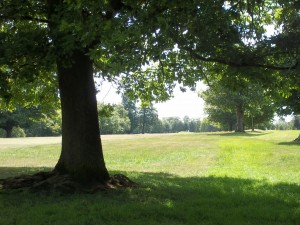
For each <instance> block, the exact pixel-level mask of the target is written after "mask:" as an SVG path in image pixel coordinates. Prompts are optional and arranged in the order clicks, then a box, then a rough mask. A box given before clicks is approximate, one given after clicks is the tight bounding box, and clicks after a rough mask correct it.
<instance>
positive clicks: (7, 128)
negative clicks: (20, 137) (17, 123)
mask: <svg viewBox="0 0 300 225" xmlns="http://www.w3.org/2000/svg"><path fill="white" fill-rule="evenodd" d="M12 129H13V127H6V128H5V131H6V138H11V136H12Z"/></svg>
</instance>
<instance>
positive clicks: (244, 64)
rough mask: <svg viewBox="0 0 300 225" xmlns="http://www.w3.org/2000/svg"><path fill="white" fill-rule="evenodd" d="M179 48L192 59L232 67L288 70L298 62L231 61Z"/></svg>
mask: <svg viewBox="0 0 300 225" xmlns="http://www.w3.org/2000/svg"><path fill="white" fill-rule="evenodd" d="M179 46H180V45H179ZM181 48H182V49H184V50H186V51H187V52H189V53H190V55H191V57H193V58H194V59H197V60H200V61H204V62H215V63H220V64H223V65H228V66H232V67H256V68H265V69H270V70H290V69H295V68H296V67H297V65H298V62H295V63H294V64H293V65H290V66H276V65H268V64H260V63H255V62H250V61H247V62H233V61H227V60H224V59H219V58H211V57H204V56H201V55H199V54H197V53H196V52H195V51H194V50H193V49H191V48H189V47H182V46H181Z"/></svg>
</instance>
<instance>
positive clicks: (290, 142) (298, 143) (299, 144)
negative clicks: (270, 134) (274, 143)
mask: <svg viewBox="0 0 300 225" xmlns="http://www.w3.org/2000/svg"><path fill="white" fill-rule="evenodd" d="M278 145H296V146H300V142H297V141H289V142H279V143H278Z"/></svg>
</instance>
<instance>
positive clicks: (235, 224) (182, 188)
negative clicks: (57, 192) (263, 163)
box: [0, 168, 300, 225]
mask: <svg viewBox="0 0 300 225" xmlns="http://www.w3.org/2000/svg"><path fill="white" fill-rule="evenodd" d="M45 169H46V170H48V169H50V168H29V170H32V171H34V170H35V172H38V171H44V170H45ZM9 170H12V171H11V173H10V174H13V173H18V172H22V171H24V168H0V173H2V172H3V171H6V172H7V171H8V172H7V173H9ZM27 171H28V170H27ZM111 173H112V174H118V173H122V174H125V175H127V176H128V177H130V178H131V179H133V180H134V181H135V182H137V183H138V184H139V188H137V189H122V190H115V191H110V192H100V193H97V194H94V195H90V194H89V195H88V194H74V195H71V196H55V197H53V196H52V197H51V196H42V197H41V196H36V195H34V194H24V193H23V194H22V193H17V194H13V195H11V194H3V193H2V194H1V191H0V208H2V213H3V215H6V216H8V217H9V216H11V217H13V218H14V221H16V222H17V224H18V222H19V223H22V224H27V223H26V219H28V218H31V216H34V215H35V216H36V215H44V216H42V217H39V218H38V223H37V224H46V223H51V220H50V221H49V220H48V219H49V217H47V215H48V216H49V214H51V218H52V220H53V221H58V220H59V218H64V224H193V225H194V224H211V225H213V224H216V225H217V224H219V225H221V224H222V225H243V224H245V225H246V224H274V225H275V224H276V225H279V224H284V225H292V224H293V225H296V224H299V221H300V220H299V218H300V210H299V209H300V188H299V184H286V183H278V184H271V183H268V182H266V181H258V180H250V179H240V178H230V177H179V176H176V175H172V174H167V173H144V172H124V171H112V172H111ZM16 175H17V174H16ZM3 205H5V207H2V206H3ZM16 205H18V207H17V208H16V207H15V206H16ZM28 208H29V209H30V210H29V209H28ZM33 211H34V212H33ZM78 212H80V213H78ZM74 215H76V216H75V217H76V220H75V221H74V220H73V219H74V218H73V217H74ZM28 220H29V219H28ZM29 222H30V221H28V224H29ZM2 224H4V225H5V224H9V223H8V222H7V223H2ZM52 224H61V223H52Z"/></svg>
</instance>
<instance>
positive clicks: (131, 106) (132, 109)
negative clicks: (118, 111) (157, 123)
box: [122, 95, 139, 134]
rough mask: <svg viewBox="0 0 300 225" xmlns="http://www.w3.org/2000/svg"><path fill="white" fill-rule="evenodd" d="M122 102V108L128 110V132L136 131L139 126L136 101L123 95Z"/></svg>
mask: <svg viewBox="0 0 300 225" xmlns="http://www.w3.org/2000/svg"><path fill="white" fill-rule="evenodd" d="M122 104H123V106H124V108H125V109H126V110H127V111H128V117H129V120H130V130H129V133H131V134H133V133H137V132H138V126H139V109H138V108H137V107H136V102H135V101H134V100H130V99H129V98H128V97H126V96H125V95H123V96H122Z"/></svg>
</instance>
